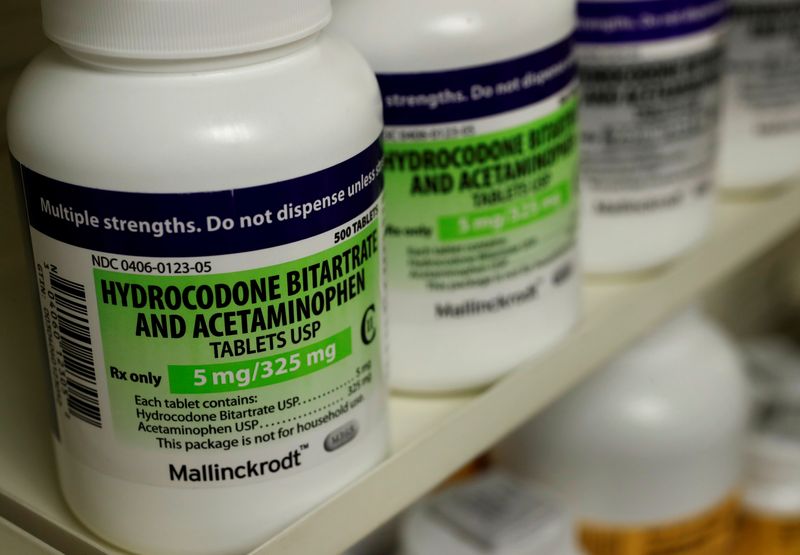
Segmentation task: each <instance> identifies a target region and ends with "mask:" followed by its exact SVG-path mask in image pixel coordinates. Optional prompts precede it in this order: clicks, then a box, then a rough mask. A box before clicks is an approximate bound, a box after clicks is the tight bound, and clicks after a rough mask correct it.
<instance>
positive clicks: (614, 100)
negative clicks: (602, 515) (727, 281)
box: [577, 0, 727, 274]
mask: <svg viewBox="0 0 800 555" xmlns="http://www.w3.org/2000/svg"><path fill="white" fill-rule="evenodd" d="M726 7H727V3H726V2H725V0H634V1H627V0H624V1H623V0H581V1H580V2H578V33H577V42H578V48H577V53H578V60H579V64H580V74H581V86H582V100H583V104H582V108H581V114H580V116H581V187H582V190H581V192H582V199H583V203H582V206H583V214H582V216H583V219H582V222H581V225H582V235H581V241H582V245H581V248H582V250H583V260H584V263H585V269H586V271H587V272H589V273H594V274H615V273H625V272H636V271H642V270H646V269H649V268H652V267H655V266H658V265H661V264H664V263H666V262H668V261H670V260H672V259H674V258H675V257H677V256H679V255H681V254H682V253H684V252H686V251H687V250H689V249H690V248H691V247H693V246H694V245H695V244H697V243H698V242H699V241H700V240H701V239H702V238H703V237H704V235H705V233H706V231H707V230H708V228H709V225H710V222H711V211H712V206H713V200H714V195H713V184H714V180H715V164H716V146H717V139H718V132H719V103H720V74H721V69H722V32H721V29H722V27H721V22H722V20H723V17H724V14H725V12H726Z"/></svg>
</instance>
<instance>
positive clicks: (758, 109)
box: [719, 0, 800, 191]
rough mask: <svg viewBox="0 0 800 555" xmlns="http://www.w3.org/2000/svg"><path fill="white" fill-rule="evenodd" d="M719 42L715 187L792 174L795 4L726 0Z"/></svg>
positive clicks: (797, 85) (799, 137) (798, 48)
mask: <svg viewBox="0 0 800 555" xmlns="http://www.w3.org/2000/svg"><path fill="white" fill-rule="evenodd" d="M727 42H728V53H727V72H726V75H725V80H724V83H725V85H724V91H725V102H724V104H723V106H724V112H723V118H722V139H721V142H720V170H719V180H720V185H722V187H723V188H725V189H727V190H731V191H736V190H742V189H745V190H747V189H754V188H761V187H766V186H770V185H777V184H781V183H784V182H786V181H787V180H789V179H791V178H792V177H798V176H800V158H798V156H797V153H798V152H800V1H798V0H777V1H776V0H734V1H733V2H732V3H731V17H730V33H729V35H728V40H727Z"/></svg>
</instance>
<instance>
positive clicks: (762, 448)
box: [736, 406, 800, 555]
mask: <svg viewBox="0 0 800 555" xmlns="http://www.w3.org/2000/svg"><path fill="white" fill-rule="evenodd" d="M742 501H743V507H742V513H741V515H740V519H739V536H738V538H737V551H736V554H737V555H797V554H798V553H800V406H796V407H794V408H793V409H788V408H783V409H778V410H776V411H774V412H773V413H772V414H770V415H769V416H768V418H767V419H766V421H765V422H763V423H762V424H761V425H760V426H759V429H758V430H757V431H756V432H755V433H754V435H753V437H752V439H751V441H750V445H749V449H748V459H747V474H746V480H745V484H744V493H743V497H742Z"/></svg>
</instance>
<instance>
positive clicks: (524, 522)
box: [400, 472, 582, 555]
mask: <svg viewBox="0 0 800 555" xmlns="http://www.w3.org/2000/svg"><path fill="white" fill-rule="evenodd" d="M575 536H576V531H575V528H574V525H573V522H572V519H571V518H570V516H569V514H567V512H566V511H565V510H564V508H563V507H562V506H561V505H560V503H559V502H558V501H557V500H555V499H554V498H553V497H552V496H551V495H550V494H548V493H545V492H543V491H542V490H541V489H538V488H535V487H532V486H530V485H528V484H526V483H524V482H522V481H520V480H516V479H514V478H512V477H510V476H508V475H505V474H502V473H498V472H492V473H489V474H487V475H484V476H480V477H478V478H475V479H474V480H472V481H470V482H466V483H463V484H459V485H457V486H455V487H452V488H450V489H447V490H445V491H444V492H443V493H439V494H437V495H435V496H433V497H430V498H427V499H424V500H422V501H420V502H419V503H417V504H416V505H415V506H414V507H413V508H412V509H410V510H409V512H408V513H407V514H406V515H405V517H404V519H403V523H402V526H401V552H400V553H401V555H580V554H581V553H582V552H581V551H580V550H579V549H578V547H577V545H576V537H575Z"/></svg>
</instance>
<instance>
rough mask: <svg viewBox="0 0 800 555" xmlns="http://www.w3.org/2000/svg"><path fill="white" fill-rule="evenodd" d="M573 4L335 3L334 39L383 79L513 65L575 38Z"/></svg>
mask: <svg viewBox="0 0 800 555" xmlns="http://www.w3.org/2000/svg"><path fill="white" fill-rule="evenodd" d="M574 26H575V15H574V3H573V2H571V1H570V2H564V1H563V0H537V1H536V2H529V1H527V2H526V1H521V0H511V1H505V2H503V9H497V6H495V5H493V4H491V3H489V2H484V1H481V0H466V1H459V0H437V2H429V1H426V0H410V1H407V2H395V1H390V0H338V1H337V3H336V10H335V11H334V18H333V21H332V23H331V28H332V30H333V32H335V33H338V34H339V35H341V36H342V37H344V38H345V39H346V40H349V41H352V42H353V44H355V45H356V46H357V47H358V48H359V49H360V50H361V51H362V53H364V55H365V56H366V57H367V59H368V60H369V62H370V63H371V64H372V66H373V68H374V69H375V71H376V72H378V73H405V72H423V71H437V70H449V69H458V68H463V67H473V66H477V65H485V64H490V63H493V62H497V61H501V60H508V59H513V58H516V57H519V56H523V55H526V54H530V53H532V52H536V51H538V50H541V49H544V48H546V47H547V46H550V45H552V44H554V43H556V42H558V41H561V40H564V39H565V38H567V37H568V36H570V35H571V34H572V32H573V30H574Z"/></svg>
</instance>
